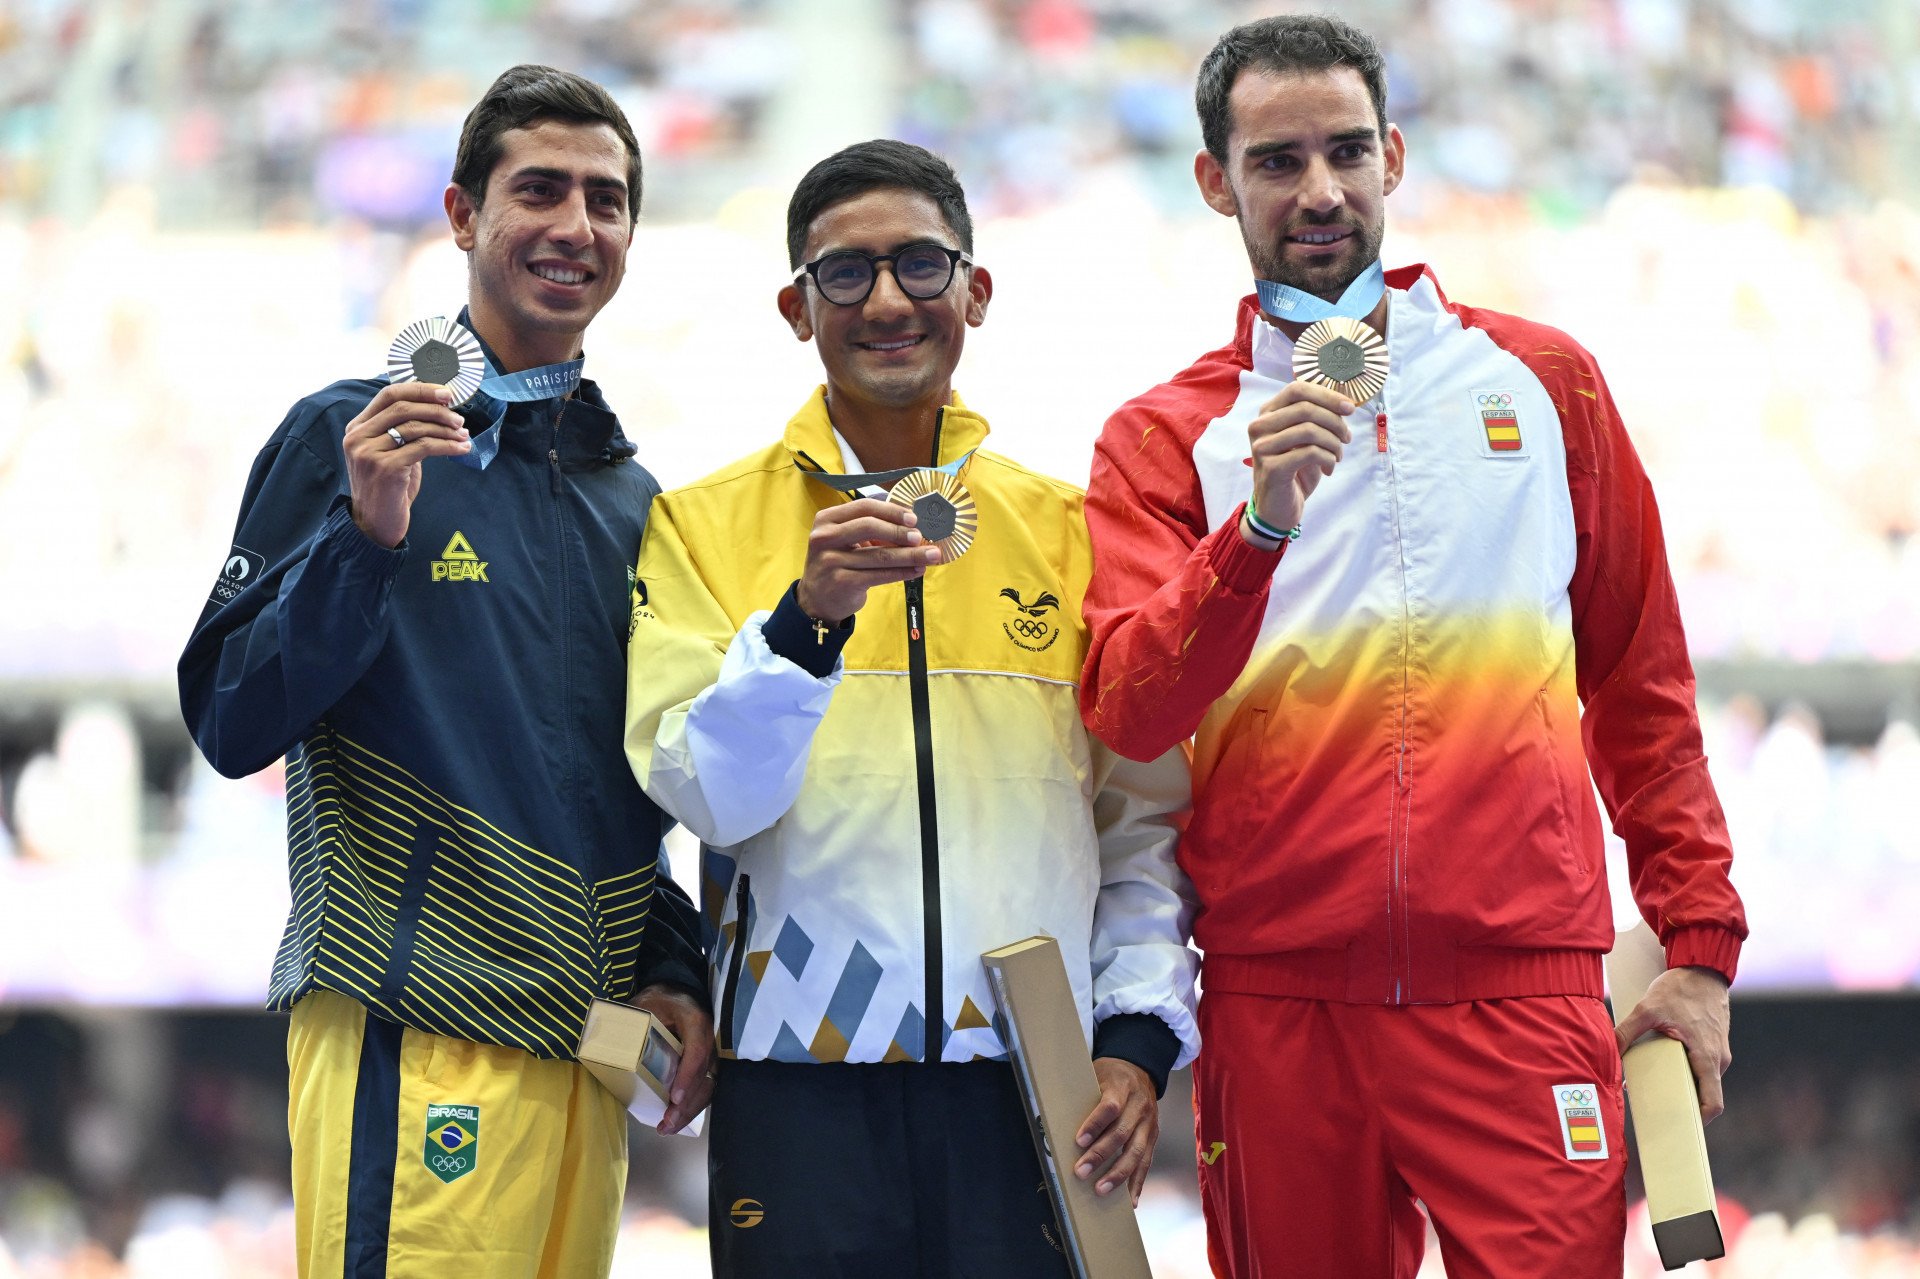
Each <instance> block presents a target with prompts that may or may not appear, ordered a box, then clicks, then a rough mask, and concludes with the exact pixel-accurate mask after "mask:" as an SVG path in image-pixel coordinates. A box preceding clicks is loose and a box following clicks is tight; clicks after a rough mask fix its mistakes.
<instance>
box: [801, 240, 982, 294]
mask: <svg viewBox="0 0 1920 1279" xmlns="http://www.w3.org/2000/svg"><path fill="white" fill-rule="evenodd" d="M882 262H887V263H891V264H892V266H893V281H894V283H895V284H898V285H899V286H900V291H901V292H902V293H904V294H906V295H907V296H908V297H910V298H915V299H917V300H919V301H921V302H925V301H927V300H928V299H929V298H937V297H939V296H940V295H941V294H942V293H945V292H946V291H947V286H948V285H949V284H952V283H953V273H954V271H955V270H956V269H958V267H959V265H960V264H961V263H962V262H965V263H966V264H967V265H968V266H972V265H973V259H972V258H970V257H968V256H967V255H966V253H965V252H963V251H962V250H960V249H949V248H947V247H946V246H945V245H943V244H909V245H908V246H907V247H906V248H904V249H901V250H900V251H899V252H897V253H862V252H860V251H859V250H858V249H842V250H840V251H839V252H837V253H829V254H827V255H826V256H825V257H822V258H816V259H815V260H814V261H812V262H809V263H807V264H806V265H805V266H803V267H801V268H800V269H799V270H798V271H795V272H794V273H793V282H794V283H795V284H798V283H800V281H801V279H802V278H804V277H806V276H809V275H810V276H812V277H813V284H814V287H815V288H817V289H819V290H820V296H821V297H823V298H825V299H826V300H827V301H829V302H831V303H833V304H834V305H835V306H858V305H860V304H861V303H862V302H865V301H866V300H867V295H868V294H870V293H872V292H873V284H874V281H875V280H877V279H879V278H880V264H881V263H882Z"/></svg>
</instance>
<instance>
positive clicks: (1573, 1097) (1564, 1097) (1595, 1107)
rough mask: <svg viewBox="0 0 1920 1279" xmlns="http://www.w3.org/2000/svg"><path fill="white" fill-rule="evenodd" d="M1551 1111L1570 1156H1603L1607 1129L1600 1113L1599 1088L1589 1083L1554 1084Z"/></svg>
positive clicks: (1605, 1151)
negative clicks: (1557, 1118) (1557, 1121)
mask: <svg viewBox="0 0 1920 1279" xmlns="http://www.w3.org/2000/svg"><path fill="white" fill-rule="evenodd" d="M1553 1111H1554V1114H1555V1115H1557V1116H1558V1117H1559V1121H1560V1140H1561V1143H1562V1145H1564V1146H1565V1147H1566V1152H1567V1158H1569V1159H1605V1158H1606V1157H1607V1129H1606V1124H1605V1121H1604V1120H1603V1119H1602V1118H1601V1116H1600V1089H1599V1088H1598V1087H1596V1086H1595V1085H1593V1084H1591V1083H1586V1084H1555V1085H1554V1086H1553Z"/></svg>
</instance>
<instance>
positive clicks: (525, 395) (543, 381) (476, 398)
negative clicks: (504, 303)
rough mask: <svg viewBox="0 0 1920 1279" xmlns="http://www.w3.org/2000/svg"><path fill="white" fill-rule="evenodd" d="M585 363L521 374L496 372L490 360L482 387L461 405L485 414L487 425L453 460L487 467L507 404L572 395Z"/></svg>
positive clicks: (569, 362)
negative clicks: (465, 449)
mask: <svg viewBox="0 0 1920 1279" xmlns="http://www.w3.org/2000/svg"><path fill="white" fill-rule="evenodd" d="M586 363H587V362H586V360H585V358H584V357H583V358H581V359H578V360H567V361H565V362H564V363H560V364H542V365H541V366H540V367H539V368H537V369H522V370H520V371H519V372H518V373H496V372H494V368H493V365H492V364H491V363H489V364H488V365H487V376H486V378H485V379H484V380H482V381H481V383H480V389H479V390H478V391H475V392H474V394H473V398H472V399H471V400H468V401H467V403H466V404H465V405H463V406H462V407H464V408H469V409H472V410H473V411H474V412H475V413H482V414H485V416H486V418H487V425H486V427H485V428H484V429H482V430H479V431H475V432H473V433H472V434H471V435H470V436H468V440H469V442H470V443H471V444H472V445H473V447H472V448H470V449H468V450H467V451H466V452H465V453H457V454H455V455H454V458H453V460H454V461H456V462H458V463H460V465H462V466H470V467H472V468H473V469H474V470H476V471H484V470H486V469H487V464H488V463H489V462H491V461H493V459H494V457H495V456H496V455H497V454H498V453H499V452H500V429H499V428H500V423H501V422H502V421H504V420H505V419H506V416H507V405H508V404H510V403H511V404H524V403H528V402H531V401H534V400H558V399H562V398H564V397H566V396H569V395H572V394H573V393H574V391H575V390H576V389H578V387H579V385H580V370H581V369H583V368H585V367H586Z"/></svg>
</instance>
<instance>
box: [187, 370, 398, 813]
mask: <svg viewBox="0 0 1920 1279" xmlns="http://www.w3.org/2000/svg"><path fill="white" fill-rule="evenodd" d="M354 407H355V406H353V405H351V404H347V403H342V404H339V405H338V406H337V407H336V410H335V412H334V413H332V414H329V413H328V412H327V410H326V408H325V407H324V406H322V405H318V404H315V403H314V402H313V401H311V400H307V401H302V402H301V404H300V405H298V406H296V407H295V409H294V410H293V412H292V413H291V414H289V416H288V418H287V421H286V422H284V423H282V424H281V428H280V430H279V431H278V432H276V433H275V436H274V439H273V441H271V442H270V443H269V444H268V445H267V447H266V448H265V449H263V450H262V451H261V453H260V456H259V458H258V459H257V460H256V461H255V462H254V467H253V473H252V474H251V475H250V476H248V479H247V489H246V495H245V497H244V498H243V499H242V500H241V506H240V519H239V522H238V524H237V526H236V528H235V531H234V539H233V540H234V545H233V547H232V549H230V550H229V551H228V554H227V559H226V561H225V567H224V568H223V569H222V571H221V574H220V576H219V578H218V579H217V582H216V585H215V588H214V594H213V597H212V599H210V600H209V601H208V604H207V607H206V609H205V610H204V611H203V612H202V613H201V615H200V622H199V624H198V625H197V626H196V627H195V628H194V631H193V635H192V636H191V637H190V638H189V639H188V640H187V647H186V651H185V652H183V653H182V654H181V655H180V666H179V683H180V709H181V711H182V713H183V714H184V715H185V717H186V721H187V727H188V729H189V730H190V731H191V732H192V733H193V740H194V741H195V742H196V743H197V744H198V745H199V747H200V750H201V753H202V754H204V755H205V756H206V757H207V760H208V762H209V763H211V764H212V765H213V766H214V768H215V769H217V770H218V771H219V772H221V773H223V774H225V775H226V776H228V777H244V776H246V775H248V774H249V773H254V772H257V771H259V770H260V769H262V768H265V767H266V766H267V765H268V764H270V763H272V762H273V761H274V760H276V759H278V758H279V757H280V756H282V755H284V754H286V752H287V751H288V749H290V748H291V747H292V746H293V744H294V743H295V742H297V741H298V740H300V738H301V737H302V736H303V735H304V734H305V733H306V732H307V730H308V729H310V728H311V727H312V726H313V724H314V723H315V721H317V720H318V719H320V718H321V717H322V716H323V715H325V714H326V712H327V710H328V708H329V707H331V706H332V705H333V704H334V703H335V702H337V701H338V700H339V699H340V698H341V696H342V695H343V694H345V693H346V691H347V690H348V689H349V688H351V687H353V685H354V683H355V681H357V680H358V679H359V678H360V676H361V675H362V674H364V673H365V672H366V669H367V667H369V666H370V665H372V663H373V659H374V657H375V656H376V655H377V654H378V653H379V651H380V648H381V645H382V644H383V643H385V641H386V637H387V630H388V627H389V624H390V614H389V612H388V599H389V596H390V595H391V593H392V589H393V582H394V577H395V575H396V574H397V573H398V572H399V568H400V564H401V562H402V561H403V560H404V559H405V558H406V544H405V543H404V542H403V543H401V545H400V546H399V547H398V548H395V549H393V550H388V549H387V548H386V547H383V546H381V545H379V544H378V543H376V542H374V541H372V540H371V539H369V538H368V537H367V536H366V535H365V534H363V533H362V532H361V531H360V529H359V527H358V526H357V525H355V524H354V522H353V516H352V513H351V511H350V510H349V504H348V499H347V496H346V493H345V491H344V490H345V487H346V486H345V483H344V480H343V478H342V475H341V471H340V464H339V462H338V460H337V454H333V453H331V452H329V453H325V454H323V453H322V452H321V451H320V450H319V449H316V448H315V447H314V446H313V445H312V444H311V443H309V441H308V440H307V438H305V437H306V434H307V432H308V431H309V430H311V431H321V432H324V431H327V430H329V429H338V427H337V426H336V425H335V424H333V423H332V422H331V421H330V419H331V417H332V416H336V415H337V412H338V409H339V408H354ZM356 411H357V408H356Z"/></svg>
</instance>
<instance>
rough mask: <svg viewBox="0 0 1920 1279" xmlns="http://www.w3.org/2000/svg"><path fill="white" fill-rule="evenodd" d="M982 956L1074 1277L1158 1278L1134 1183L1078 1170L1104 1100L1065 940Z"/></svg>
mask: <svg viewBox="0 0 1920 1279" xmlns="http://www.w3.org/2000/svg"><path fill="white" fill-rule="evenodd" d="M980 960H981V962H982V963H983V964H985V965H986V969H987V977H988V979H989V980H990V981H991V982H992V984H993V997H994V1000H995V1001H996V1002H997V1003H998V1004H999V1005H1000V1018H999V1021H998V1025H999V1028H1000V1034H1001V1037H1002V1038H1003V1039H1005V1040H1006V1044H1007V1048H1008V1051H1009V1053H1010V1054H1011V1055H1012V1057H1013V1066H1014V1074H1015V1075H1016V1076H1018V1078H1019V1080H1020V1095H1021V1097H1022V1099H1024V1100H1025V1102H1026V1104H1027V1124H1028V1127H1029V1128H1030V1129H1031V1130H1032V1132H1033V1144H1034V1147H1035V1149H1037V1150H1038V1151H1039V1153H1040V1167H1041V1170H1042V1172H1043V1173H1044V1174H1045V1176H1046V1181H1047V1194H1048V1196H1049V1197H1050V1198H1051V1199H1052V1200H1053V1213H1054V1218H1055V1220H1056V1221H1057V1222H1058V1223H1059V1226H1060V1238H1061V1242H1062V1244H1063V1246H1064V1248H1065V1251H1066V1254H1067V1259H1068V1261H1069V1263H1070V1264H1071V1265H1072V1268H1073V1273H1074V1275H1075V1276H1076V1279H1152V1272H1151V1271H1150V1270H1149V1269H1148V1268H1147V1250H1146V1245H1145V1244H1143V1243H1142V1242H1141V1240H1140V1225H1139V1223H1138V1222H1137V1221H1135V1220H1134V1215H1133V1202H1132V1199H1131V1198H1130V1197H1129V1195H1128V1194H1127V1191H1126V1188H1125V1187H1124V1186H1116V1187H1114V1189H1113V1191H1112V1193H1110V1194H1107V1195H1104V1196H1102V1195H1097V1194H1095V1193H1094V1186H1095V1184H1096V1180H1097V1179H1096V1180H1090V1181H1082V1180H1080V1179H1079V1178H1078V1177H1076V1176H1074V1175H1073V1166H1074V1162H1075V1160H1076V1159H1077V1158H1078V1157H1079V1156H1080V1154H1081V1150H1080V1147H1079V1145H1078V1144H1077V1143H1076V1142H1075V1140H1074V1138H1075V1136H1076V1135H1077V1134H1078V1133H1079V1131H1080V1125H1081V1124H1082V1123H1084V1122H1085V1121H1086V1118H1087V1115H1088V1114H1089V1113H1091V1112H1092V1110H1093V1108H1094V1106H1095V1105H1096V1104H1098V1103H1099V1100H1100V1084H1099V1081H1098V1080H1097V1079H1096V1078H1095V1077H1094V1073H1093V1057H1092V1055H1091V1054H1090V1053H1089V1052H1088V1049H1087V1041H1086V1036H1085V1035H1084V1034H1082V1033H1081V1029H1080V1008H1079V1005H1078V1004H1077V1003H1075V1001H1074V997H1073V987H1072V986H1071V985H1070V984H1069V983H1068V981H1067V969H1066V965H1065V963H1063V962H1062V961H1061V958H1060V944H1059V943H1058V942H1056V941H1055V940H1054V939H1053V938H1051V937H1029V938H1028V939H1027V940H1025V941H1019V942H1014V943H1013V944H1012V945H1010V946H1002V947H1000V948H999V949H998V950H990V951H988V952H987V953H986V954H984V955H982V956H981V957H980ZM1055 1151H1059V1152H1060V1157H1059V1158H1058V1159H1056V1158H1055V1155H1054V1152H1055Z"/></svg>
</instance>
